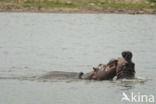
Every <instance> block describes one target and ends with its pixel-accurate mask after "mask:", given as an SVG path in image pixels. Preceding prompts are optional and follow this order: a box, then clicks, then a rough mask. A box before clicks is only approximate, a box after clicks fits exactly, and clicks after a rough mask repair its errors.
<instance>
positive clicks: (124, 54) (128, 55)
mask: <svg viewBox="0 0 156 104" xmlns="http://www.w3.org/2000/svg"><path fill="white" fill-rule="evenodd" d="M121 55H122V57H123V58H124V59H125V60H126V61H131V59H132V57H133V54H132V52H130V51H123V52H122V53H121Z"/></svg>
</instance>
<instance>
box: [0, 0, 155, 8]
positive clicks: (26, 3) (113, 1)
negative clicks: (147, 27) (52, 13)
mask: <svg viewBox="0 0 156 104" xmlns="http://www.w3.org/2000/svg"><path fill="white" fill-rule="evenodd" d="M42 8H44V10H45V9H46V8H48V9H54V8H55V9H59V8H61V9H62V10H63V8H68V9H79V10H80V9H83V10H85V9H86V10H87V9H89V10H101V11H102V10H105V9H106V10H115V9H116V10H119V9H122V10H123V11H124V9H125V10H131V9H132V10H140V9H142V10H143V9H148V10H153V11H155V10H156V0H11V1H10V0H0V11H3V10H4V11H5V10H7V11H11V10H13V9H14V10H18V9H20V11H22V9H23V10H24V9H27V11H29V10H33V9H36V10H37V11H39V10H41V9H42ZM45 11H46V10H45Z"/></svg>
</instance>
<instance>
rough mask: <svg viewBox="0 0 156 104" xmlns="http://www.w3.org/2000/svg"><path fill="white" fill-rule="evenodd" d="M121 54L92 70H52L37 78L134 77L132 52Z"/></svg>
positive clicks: (106, 78)
mask: <svg viewBox="0 0 156 104" xmlns="http://www.w3.org/2000/svg"><path fill="white" fill-rule="evenodd" d="M121 55H122V57H119V58H118V59H112V60H110V61H109V62H108V63H107V64H106V65H104V64H99V65H98V66H97V67H93V70H92V71H91V72H88V73H83V72H63V71H52V72H49V73H48V74H45V75H42V76H40V77H39V79H53V78H54V79H56V78H62V79H64V78H72V79H73V78H74V79H85V80H112V79H113V78H114V77H115V76H117V79H121V78H134V76H135V64H134V63H133V62H132V52H130V51H123V52H122V53H121Z"/></svg>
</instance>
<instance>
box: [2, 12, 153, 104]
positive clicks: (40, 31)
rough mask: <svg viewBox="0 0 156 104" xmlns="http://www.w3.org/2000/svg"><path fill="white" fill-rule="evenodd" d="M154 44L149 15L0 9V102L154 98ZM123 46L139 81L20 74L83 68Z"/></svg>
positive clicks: (73, 103) (99, 102)
mask: <svg viewBox="0 0 156 104" xmlns="http://www.w3.org/2000/svg"><path fill="white" fill-rule="evenodd" d="M155 45H156V16H155V15H127V14H48V13H0V89H1V91H0V104H122V103H129V104H135V103H136V104H138V103H139V102H134V101H133V102H127V101H121V99H122V97H123V95H122V93H123V92H124V93H126V94H127V95H129V96H131V94H132V93H133V94H135V95H136V96H141V95H143V94H144V95H147V96H149V95H153V96H154V97H156V89H155V88H156V77H155V74H156V61H155V58H156V54H155V52H156V46H155ZM123 50H130V51H132V52H133V61H134V62H135V64H136V77H137V78H138V79H139V80H127V81H124V80H122V81H115V80H114V81H86V80H72V79H70V80H69V79H64V80H51V81H38V80H28V79H27V80H26V79H23V78H22V77H31V76H39V75H42V74H45V73H48V72H50V71H70V72H81V71H82V72H88V71H90V70H92V67H93V66H97V65H98V64H100V63H103V64H104V63H107V62H108V61H109V60H110V59H112V58H118V57H120V54H121V52H122V51H123ZM15 77H17V78H15ZM155 100H156V99H155ZM144 103H145V104H147V103H148V104H149V103H150V102H145V101H144V102H141V104H144ZM151 104H153V103H151Z"/></svg>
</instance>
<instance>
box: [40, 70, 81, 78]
mask: <svg viewBox="0 0 156 104" xmlns="http://www.w3.org/2000/svg"><path fill="white" fill-rule="evenodd" d="M81 74H82V73H81V72H64V71H51V72H48V73H47V74H44V75H42V76H40V77H39V79H55V78H72V79H78V78H79V77H80V75H81Z"/></svg>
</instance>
